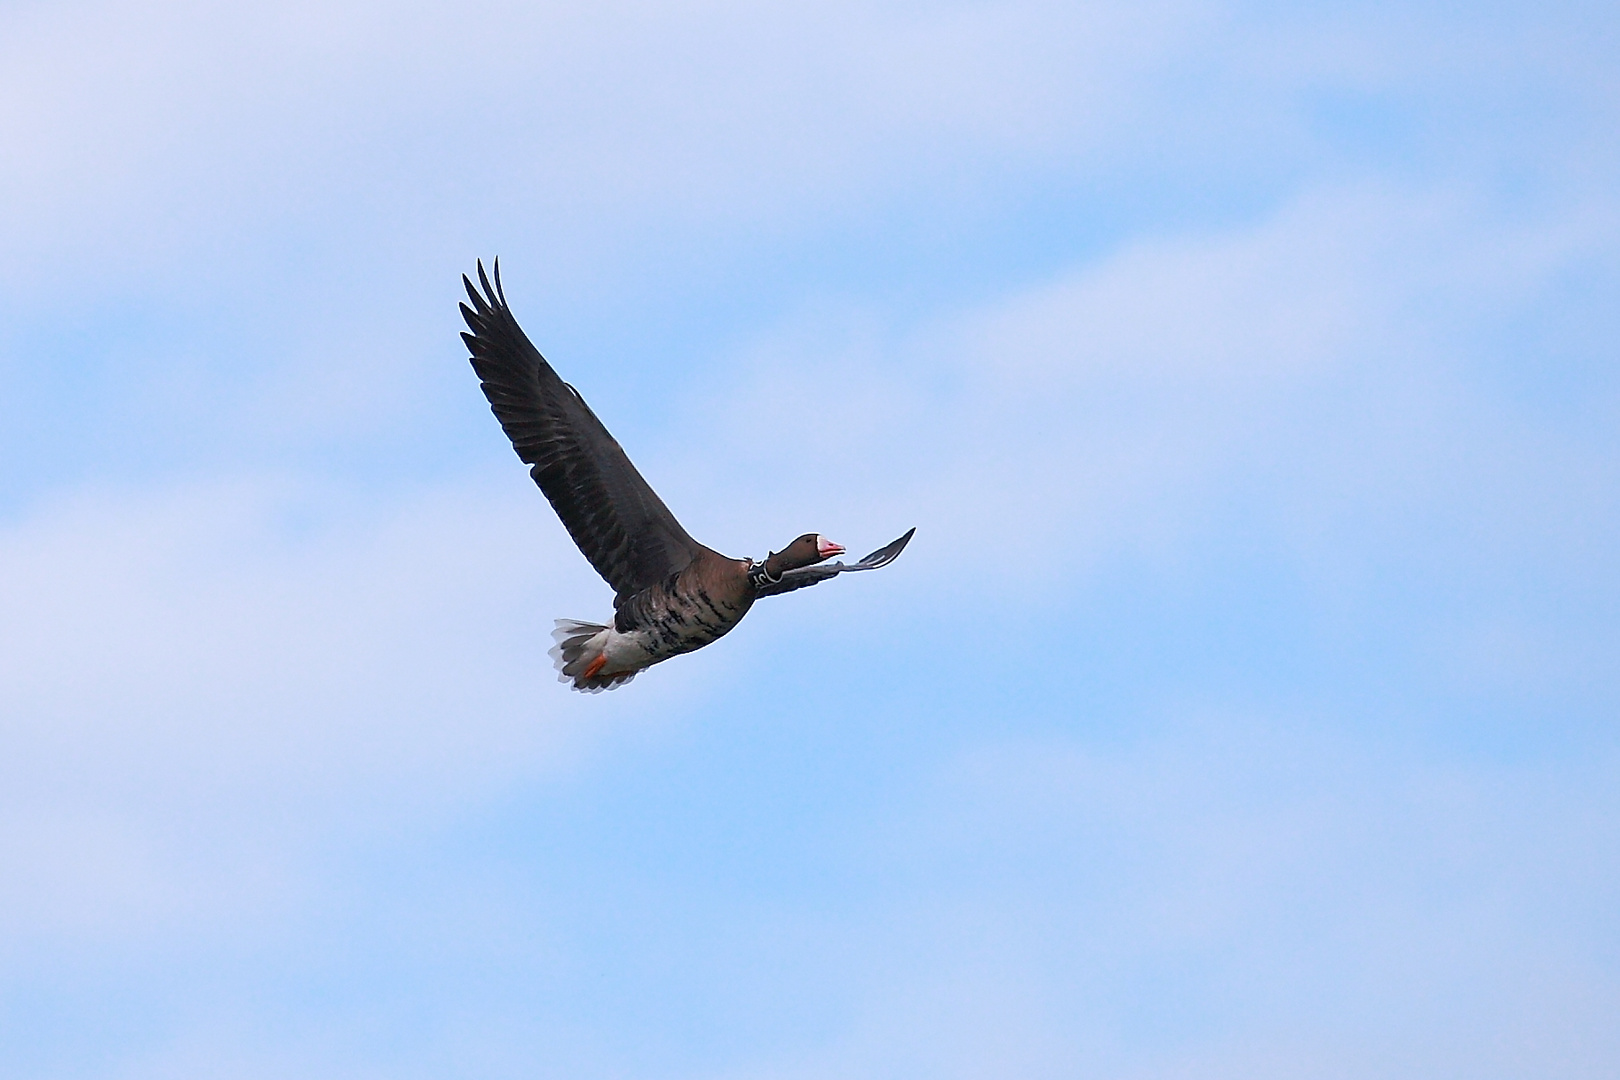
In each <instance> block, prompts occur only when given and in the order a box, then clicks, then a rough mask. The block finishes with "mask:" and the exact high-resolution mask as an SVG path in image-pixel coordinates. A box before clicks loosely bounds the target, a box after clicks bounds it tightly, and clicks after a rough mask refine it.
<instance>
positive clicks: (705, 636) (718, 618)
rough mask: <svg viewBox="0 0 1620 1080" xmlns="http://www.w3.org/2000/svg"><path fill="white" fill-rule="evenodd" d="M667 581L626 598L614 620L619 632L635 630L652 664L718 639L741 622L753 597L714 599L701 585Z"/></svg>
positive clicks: (750, 605)
mask: <svg viewBox="0 0 1620 1080" xmlns="http://www.w3.org/2000/svg"><path fill="white" fill-rule="evenodd" d="M682 584H683V583H681V582H679V581H678V580H677V581H676V582H671V583H669V584H668V585H659V586H655V587H653V588H651V589H647V590H646V591H644V592H641V593H638V594H637V595H635V596H633V597H631V598H630V599H629V600H627V601H626V602H625V603H624V605H623V606H622V607H621V608H620V609H619V612H618V614H617V616H616V617H615V619H614V628H615V629H616V630H618V631H619V632H620V633H630V632H636V633H638V636H640V637H641V640H642V642H643V644H644V647H645V648H646V649H647V650H648V651H649V652H650V653H651V654H652V656H653V660H652V662H653V663H655V664H656V663H658V662H659V661H660V660H667V659H669V658H670V657H672V656H679V655H681V654H682V653H689V652H691V651H693V650H694V649H701V648H703V646H705V645H707V644H709V643H710V642H711V641H718V640H719V639H720V638H722V637H724V636H725V635H726V634H727V633H729V632H730V631H731V628H732V627H733V626H736V625H737V624H738V623H739V622H741V621H742V617H743V616H744V615H746V614H748V609H749V608H750V607H752V606H753V598H752V597H749V598H748V599H747V600H745V601H743V602H742V603H740V604H739V603H737V602H735V601H731V600H724V599H717V598H715V597H714V596H712V595H710V593H709V591H708V590H707V589H705V588H702V587H691V588H686V589H683V588H681V585H682Z"/></svg>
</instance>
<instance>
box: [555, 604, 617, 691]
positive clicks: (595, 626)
mask: <svg viewBox="0 0 1620 1080" xmlns="http://www.w3.org/2000/svg"><path fill="white" fill-rule="evenodd" d="M610 636H611V631H610V630H609V629H608V627H606V626H603V625H602V624H601V623H593V622H581V621H580V620H578V619H558V620H557V628H556V629H555V630H553V631H552V632H551V637H552V640H554V641H556V643H557V644H555V645H553V646H552V647H551V650H550V652H551V659H552V660H553V662H555V663H556V665H557V681H558V682H564V683H571V684H572V685H573V688H574V689H575V690H578V691H581V692H582V693H586V694H600V693H601V692H602V691H603V690H612V689H613V688H614V687H617V686H623V685H624V684H625V683H627V682H629V681H630V680H631V679H633V678H635V677H636V672H634V671H624V672H616V673H613V674H609V675H603V674H600V672H601V670H602V665H603V664H604V663H605V662H606V660H607V655H606V649H607V643H608V638H609V637H610Z"/></svg>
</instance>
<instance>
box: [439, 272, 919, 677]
mask: <svg viewBox="0 0 1620 1080" xmlns="http://www.w3.org/2000/svg"><path fill="white" fill-rule="evenodd" d="M478 282H479V286H481V288H479V287H475V286H474V285H473V283H472V282H471V281H470V280H468V279H467V278H466V277H465V276H463V277H462V283H463V285H465V287H466V290H467V296H468V298H469V299H470V300H471V301H472V306H471V307H468V306H467V305H466V304H462V305H461V314H462V317H463V318H464V319H465V320H466V322H467V327H468V330H469V331H470V332H469V333H463V334H462V335H461V337H462V340H463V341H465V342H466V343H467V349H468V352H469V353H470V354H471V360H472V366H473V370H474V371H476V372H477V373H478V378H479V381H480V383H481V385H482V387H483V391H484V396H485V397H486V398H488V400H489V404H490V409H491V411H493V412H494V414H495V417H496V419H498V420H499V421H500V423H501V428H502V429H503V430H504V431H505V432H506V435H507V437H508V438H509V439H510V440H511V442H512V447H513V449H514V450H516V451H517V455H518V457H519V458H521V459H522V460H523V461H524V462H526V463H527V464H529V465H530V466H531V468H530V475H531V476H532V477H533V478H534V481H535V483H536V484H538V485H539V486H540V490H541V491H542V492H544V493H545V496H546V498H547V499H549V500H550V501H551V505H552V507H553V508H554V509H555V510H556V511H557V516H558V517H559V518H561V519H562V523H563V525H564V527H566V528H567V529H568V533H569V535H570V536H572V537H573V539H574V543H575V544H577V545H578V546H579V549H580V552H581V553H582V554H583V555H584V556H585V558H586V559H587V560H589V562H590V563H591V565H592V566H593V567H595V568H596V571H597V573H599V574H601V575H602V578H603V579H604V580H605V581H606V582H607V583H608V584H609V585H611V586H612V587H613V590H614V599H613V610H614V614H613V619H612V620H611V622H609V623H589V622H580V621H577V620H573V619H559V620H557V629H556V630H555V631H554V632H553V637H554V638H555V639H556V642H557V644H556V647H555V648H553V649H552V650H551V655H552V657H553V658H554V659H555V661H556V664H557V669H558V671H559V679H560V680H561V681H563V682H566V683H571V684H572V685H573V688H574V689H576V690H582V691H586V692H596V691H600V690H610V689H612V688H614V687H616V686H620V685H623V684H624V683H626V682H629V681H630V680H631V679H632V678H634V677H635V676H636V674H637V673H639V672H641V671H643V670H645V669H646V668H648V667H651V666H652V665H653V664H656V663H659V662H661V661H664V660H668V659H669V658H670V657H672V656H679V655H680V654H682V653H688V652H691V651H692V650H694V649H701V648H702V647H703V646H705V645H708V644H709V643H710V642H713V641H716V640H718V639H719V638H721V637H723V636H725V635H726V634H727V633H728V632H730V630H731V628H732V627H734V626H736V625H737V623H738V622H740V621H741V620H742V617H743V616H744V615H746V614H748V609H749V608H750V607H752V606H753V603H754V601H755V600H756V599H758V598H759V597H761V596H773V595H776V594H777V593H782V592H791V591H792V590H794V589H799V588H804V587H805V586H807V585H815V584H817V583H819V582H821V581H825V580H827V579H828V578H830V577H833V576H835V575H837V574H840V573H843V572H845V571H852V570H874V569H877V568H878V567H880V566H886V565H887V564H888V563H890V562H892V561H893V560H894V559H895V558H896V557H897V556H898V555H899V554H900V552H901V551H902V550H903V549H904V548H905V546H906V544H907V543H908V542H909V541H910V540H911V536H912V533H913V532H915V531H916V530H915V529H913V530H911V531H909V532H907V533H906V534H905V535H904V536H902V537H900V538H899V539H898V540H895V541H894V542H893V543H891V544H889V545H887V546H886V547H883V548H880V549H878V550H877V551H874V552H873V553H872V554H871V555H868V556H867V557H866V558H864V559H862V560H860V561H859V562H857V563H854V564H851V565H847V566H846V565H845V564H843V563H828V562H826V560H827V559H829V558H831V557H832V556H834V555H841V554H843V553H844V549H843V547H841V546H840V545H838V544H835V543H833V542H832V541H830V540H827V539H826V538H825V537H823V536H820V535H818V534H816V533H806V534H805V535H803V536H801V537H799V538H798V539H796V540H794V541H793V542H792V543H791V544H789V545H788V546H787V547H786V548H784V549H783V550H782V551H780V552H773V553H772V554H770V555H769V556H767V557H766V558H765V559H763V560H760V561H756V560H753V559H736V558H728V557H727V556H725V555H722V554H720V553H719V552H718V551H715V550H714V549H712V548H709V547H706V546H704V545H703V544H700V543H698V542H697V541H696V540H694V539H692V537H691V536H689V535H688V534H687V532H686V530H685V529H684V528H682V527H681V524H680V522H679V521H677V520H676V519H675V516H674V515H673V514H671V513H670V512H669V508H668V507H666V506H665V505H664V503H663V500H662V499H660V498H659V497H658V495H657V493H656V492H654V491H653V489H652V487H651V486H650V485H648V483H647V481H646V480H644V479H642V476H641V474H640V473H639V472H637V471H636V467H635V466H634V465H632V464H631V463H630V459H629V457H628V456H627V455H626V454H625V452H624V450H623V448H621V447H620V446H619V444H618V441H617V440H615V439H614V438H613V436H612V435H610V434H609V433H608V430H607V428H605V427H604V426H603V425H602V422H601V421H600V420H598V419H597V418H596V414H595V413H593V412H591V409H590V406H588V405H586V404H585V399H584V398H582V397H580V395H579V392H578V391H576V390H575V389H574V388H573V387H572V386H569V385H568V384H567V383H565V382H563V381H562V379H561V378H560V377H559V376H558V375H557V373H556V372H555V371H554V370H552V367H551V365H550V364H549V363H547V362H546V359H545V357H543V356H541V355H540V351H539V350H538V349H536V348H535V347H534V345H533V344H532V343H531V342H530V341H529V339H528V336H527V335H526V334H524V332H523V330H522V328H521V327H519V326H518V324H517V320H516V319H515V318H513V316H512V312H511V310H510V308H508V307H507V304H506V296H505V294H504V293H503V291H502V289H501V271H500V263H499V261H497V262H496V264H495V281H494V285H493V286H492V285H491V284H490V280H489V278H488V276H486V275H485V273H484V265H483V263H482V262H480V263H479V264H478Z"/></svg>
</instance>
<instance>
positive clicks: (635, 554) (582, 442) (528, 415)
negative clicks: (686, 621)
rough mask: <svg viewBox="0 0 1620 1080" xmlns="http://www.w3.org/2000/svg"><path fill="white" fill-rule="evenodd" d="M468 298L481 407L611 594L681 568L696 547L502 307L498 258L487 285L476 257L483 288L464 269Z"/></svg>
mask: <svg viewBox="0 0 1620 1080" xmlns="http://www.w3.org/2000/svg"><path fill="white" fill-rule="evenodd" d="M461 281H462V284H464V285H465V286H466V287H467V295H468V297H470V298H471V299H472V305H473V306H472V307H470V308H469V307H468V306H467V305H466V304H462V305H461V315H462V318H464V319H466V320H467V326H468V328H469V329H470V330H471V331H472V333H470V334H462V335H461V339H462V340H463V341H465V342H466V343H467V350H468V352H470V353H471V354H472V366H473V370H474V371H476V372H477V373H478V378H479V379H480V380H481V381H482V383H483V388H484V396H485V397H487V398H488V399H489V407H490V409H491V410H492V411H493V412H494V413H495V417H496V419H498V420H499V421H500V422H501V429H502V430H503V431H505V432H506V437H507V438H509V439H511V440H512V448H513V449H514V450H516V451H517V455H518V457H520V458H522V459H523V460H524V461H525V462H527V463H528V464H530V465H532V466H534V468H532V469H530V470H529V475H531V476H533V477H534V482H535V483H536V484H539V485H540V490H541V491H543V492H545V493H546V498H548V499H550V500H551V505H552V507H553V508H554V509H555V510H556V511H557V516H558V517H560V518H562V523H563V525H564V526H565V527H566V528H567V529H568V535H570V536H572V537H573V538H574V543H576V544H578V545H579V550H580V551H581V552H583V553H584V555H585V558H587V559H589V560H590V563H591V565H592V566H594V567H595V568H596V572H597V573H598V574H601V575H602V577H603V578H604V579H605V580H606V581H607V583H608V584H609V585H611V586H613V591H614V592H615V594H616V596H617V598H616V601H615V604H617V601H619V600H623V599H625V598H626V597H629V596H632V595H634V594H635V593H638V592H640V591H641V590H642V589H645V588H646V587H647V586H649V585H652V584H654V583H655V582H659V581H663V580H665V579H666V578H668V577H669V576H670V575H671V574H675V573H678V572H679V571H681V570H683V569H685V567H686V566H687V564H689V563H690V562H691V561H692V560H693V559H694V558H696V557H697V554H698V552H700V551H702V550H703V546H702V545H701V544H699V543H698V542H697V541H696V540H693V539H692V538H691V537H690V536H688V535H687V533H686V530H685V529H683V528H681V523H680V522H678V521H676V520H675V515H674V514H671V513H670V512H669V508H668V507H667V506H665V505H664V502H663V500H662V499H660V498H659V497H658V495H657V493H656V492H654V491H653V489H652V488H651V487H650V486H649V485H648V484H647V481H645V480H643V479H642V478H641V474H640V473H639V472H637V471H636V467H635V466H634V465H632V464H630V459H629V458H628V457H627V456H625V452H624V450H623V449H622V448H621V447H620V446H619V444H618V441H617V440H615V439H614V438H613V436H612V435H610V434H608V430H607V428H605V427H603V426H602V422H601V421H600V420H598V419H597V418H596V414H595V413H593V412H591V409H590V406H588V405H586V404H585V399H584V398H582V397H580V396H579V391H577V390H575V389H574V388H573V387H572V386H569V385H568V384H567V383H565V382H563V381H562V379H561V378H559V377H558V376H557V373H556V372H555V371H553V370H552V368H551V365H550V364H548V363H546V358H545V357H543V356H541V355H540V350H538V349H536V348H535V347H534V345H533V344H532V343H531V342H530V341H529V338H528V336H527V335H526V334H524V332H523V330H522V328H521V327H519V326H518V324H517V320H516V319H514V318H513V317H512V312H511V310H510V309H509V308H508V307H507V306H506V295H505V293H504V292H503V291H502V289H501V264H500V260H498V259H497V260H496V262H495V286H494V288H491V287H490V283H489V278H488V277H486V276H485V275H484V263H483V261H482V260H479V263H478V281H479V284H480V285H482V286H483V292H482V294H480V293H479V291H478V290H477V289H475V288H473V284H472V282H471V281H468V280H467V277H466V275H465V274H464V275H462V278H461Z"/></svg>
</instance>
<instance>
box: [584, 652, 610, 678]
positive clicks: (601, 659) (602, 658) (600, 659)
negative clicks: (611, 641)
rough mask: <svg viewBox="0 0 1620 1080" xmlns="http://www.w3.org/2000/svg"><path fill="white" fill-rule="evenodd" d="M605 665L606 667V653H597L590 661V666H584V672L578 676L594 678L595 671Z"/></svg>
mask: <svg viewBox="0 0 1620 1080" xmlns="http://www.w3.org/2000/svg"><path fill="white" fill-rule="evenodd" d="M605 667H607V653H602V654H600V655H598V656H597V658H596V659H595V660H592V661H591V666H590V667H588V668H586V669H585V674H584V675H582V676H580V677H581V678H583V679H594V678H596V673H597V672H599V671H601V670H602V669H603V668H605Z"/></svg>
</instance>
